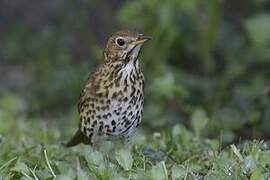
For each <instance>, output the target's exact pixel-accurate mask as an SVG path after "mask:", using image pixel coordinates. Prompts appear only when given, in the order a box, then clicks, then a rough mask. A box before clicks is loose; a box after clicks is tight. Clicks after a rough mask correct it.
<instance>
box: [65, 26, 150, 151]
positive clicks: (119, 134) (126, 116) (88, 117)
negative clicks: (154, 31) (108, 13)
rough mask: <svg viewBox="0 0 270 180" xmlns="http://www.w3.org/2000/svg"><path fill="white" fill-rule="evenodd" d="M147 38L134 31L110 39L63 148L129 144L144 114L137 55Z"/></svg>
mask: <svg viewBox="0 0 270 180" xmlns="http://www.w3.org/2000/svg"><path fill="white" fill-rule="evenodd" d="M149 39H150V38H149V37H147V36H144V35H142V34H140V33H138V32H135V31H120V32H117V33H115V34H114V35H112V36H111V37H110V38H109V40H108V42H107V46H106V48H105V50H104V53H103V61H102V63H101V64H100V65H99V67H98V68H97V69H96V71H95V72H94V73H93V74H92V75H91V76H90V77H89V79H88V82H87V83H86V85H85V87H84V89H83V90H82V92H81V94H80V98H79V102H78V111H79V115H80V124H79V129H78V131H77V132H76V134H75V135H74V136H73V138H72V139H71V140H70V141H69V142H68V143H67V144H66V146H68V147H70V146H74V145H77V144H79V143H84V144H90V145H97V144H98V143H99V142H100V141H101V140H114V139H119V138H123V139H125V141H128V140H129V138H130V137H131V136H132V135H133V134H134V132H135V130H136V127H137V126H138V125H139V124H140V122H141V119H142V113H143V100H144V93H143V88H144V76H143V73H142V71H141V69H140V64H139V59H138V56H139V53H140V51H141V47H142V45H143V44H144V43H145V42H146V41H148V40H149Z"/></svg>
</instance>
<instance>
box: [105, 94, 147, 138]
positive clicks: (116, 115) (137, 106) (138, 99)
mask: <svg viewBox="0 0 270 180" xmlns="http://www.w3.org/2000/svg"><path fill="white" fill-rule="evenodd" d="M138 92H139V93H137V94H134V95H133V96H130V94H129V93H126V94H125V93H123V94H122V95H121V97H117V98H112V100H111V104H110V108H109V110H108V112H110V113H111V116H110V117H109V118H108V119H107V121H106V122H105V127H107V128H105V129H104V135H105V136H106V137H108V138H112V137H119V136H122V137H129V136H131V135H132V134H133V133H134V132H135V130H136V127H137V126H138V125H139V123H140V121H141V118H142V113H143V95H142V89H139V90H138ZM106 125H107V126H106Z"/></svg>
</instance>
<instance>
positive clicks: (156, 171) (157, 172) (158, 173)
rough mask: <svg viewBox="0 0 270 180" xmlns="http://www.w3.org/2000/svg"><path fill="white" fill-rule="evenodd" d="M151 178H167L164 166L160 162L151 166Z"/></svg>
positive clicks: (160, 179)
mask: <svg viewBox="0 0 270 180" xmlns="http://www.w3.org/2000/svg"><path fill="white" fill-rule="evenodd" d="M151 178H152V179H153V180H165V179H167V176H166V173H165V172H164V167H163V164H162V162H160V163H158V164H157V165H155V166H153V167H152V169H151Z"/></svg>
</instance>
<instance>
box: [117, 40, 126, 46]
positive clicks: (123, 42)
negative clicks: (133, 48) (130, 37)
mask: <svg viewBox="0 0 270 180" xmlns="http://www.w3.org/2000/svg"><path fill="white" fill-rule="evenodd" d="M116 44H117V45H118V46H124V45H125V40H124V39H123V38H117V39H116Z"/></svg>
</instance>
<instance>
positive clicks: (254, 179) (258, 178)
mask: <svg viewBox="0 0 270 180" xmlns="http://www.w3.org/2000/svg"><path fill="white" fill-rule="evenodd" d="M263 179H264V178H263V175H262V172H261V171H260V169H259V168H257V169H256V170H255V171H253V172H252V174H251V176H250V180H263Z"/></svg>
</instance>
